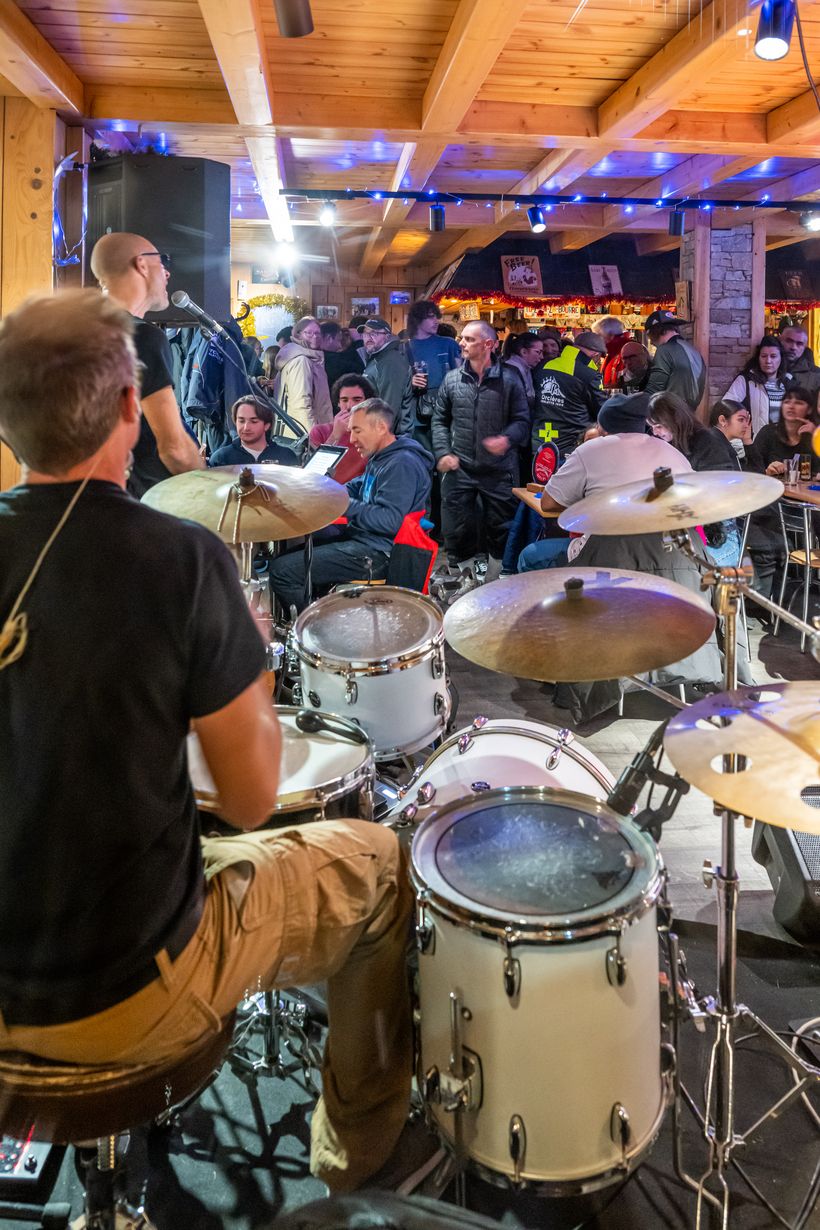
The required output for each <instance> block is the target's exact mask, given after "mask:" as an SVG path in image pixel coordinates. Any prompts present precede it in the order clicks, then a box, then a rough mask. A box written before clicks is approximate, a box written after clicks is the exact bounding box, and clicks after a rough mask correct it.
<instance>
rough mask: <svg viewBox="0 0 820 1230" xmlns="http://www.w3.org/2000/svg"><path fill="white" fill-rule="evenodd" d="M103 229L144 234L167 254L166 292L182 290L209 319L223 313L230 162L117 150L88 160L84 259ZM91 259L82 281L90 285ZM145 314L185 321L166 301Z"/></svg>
mask: <svg viewBox="0 0 820 1230" xmlns="http://www.w3.org/2000/svg"><path fill="white" fill-rule="evenodd" d="M109 231H133V232H135V233H136V234H138V235H144V236H145V238H146V239H147V240H149V242H150V244H151V245H152V246H153V247H155V248H156V249H157V251H158V252H167V253H168V254H169V256H170V257H171V280H170V282H169V283H168V293H169V295H171V294H173V293H174V291H175V290H185V291H187V292H188V294H189V296H190V298H191V299H193V301H194V303H198V304H199V306H200V307H202V308H204V309H205V311H206V312H208V314H209V315H210V316H213V317H214V319H215V320H226V319H227V318H228V316H229V314H230V284H231V169H230V167H229V166H228V165H227V164H226V163H224V162H211V161H210V160H209V159H207V158H174V157H164V156H162V155H159V154H121V155H119V156H118V157H116V158H107V159H104V160H102V161H100V162H92V163H91V165H90V166H89V169H88V231H87V238H86V252H87V254H88V260H89V262H90V258H91V251H92V249H93V247H94V244H95V243H96V242H97V240H98V239H99V238H100V237H101V236H102V235H105V234H107V233H108V232H109ZM94 284H95V283H94V278H93V275H92V273H91V268H90V263H89V268H88V269H87V270H86V285H89V286H93V285H94ZM146 319H147V320H156V321H161V322H162V323H163V324H186V325H190V324H191V323H192V317H191V316H189V315H188V314H187V313H186V312H183V311H181V310H180V309H179V308H175V307H174V306H173V305H171V306H170V307H169V308H168V309H167V310H166V311H164V312H149V313H148V316H147V317H146Z"/></svg>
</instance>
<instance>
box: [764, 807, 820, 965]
mask: <svg viewBox="0 0 820 1230" xmlns="http://www.w3.org/2000/svg"><path fill="white" fill-rule="evenodd" d="M803 800H804V802H806V803H808V804H809V806H810V807H818V808H820V786H810V787H808V788H807V789H806V790H804V791H803ZM752 857H753V858H754V859H755V861H756V862H758V863H760V865H761V866H762V867H765V868H766V871H767V872H768V876H769V879H770V880H771V883H772V888H773V889H774V908H773V910H772V913H773V914H774V917H775V919H776V920H777V922H779V923H780V925H781V927H783V928H785V930H786V931H788V932H789V933H790V934H791V935H793V936H794V937H795V939H799V940H803V941H804V942H806V943H808V944H812V945H815V944H817V945H820V836H817V835H816V834H814V833H804V832H802V831H797V830H794V831H793V830H791V829H781V828H775V827H774V825H771V824H761V823H760V821H757V820H756V821H755V825H754V831H753V834H752Z"/></svg>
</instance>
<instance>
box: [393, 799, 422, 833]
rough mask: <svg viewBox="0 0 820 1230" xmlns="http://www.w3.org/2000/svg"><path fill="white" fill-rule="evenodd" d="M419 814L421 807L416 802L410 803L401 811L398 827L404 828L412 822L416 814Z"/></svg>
mask: <svg viewBox="0 0 820 1230" xmlns="http://www.w3.org/2000/svg"><path fill="white" fill-rule="evenodd" d="M418 814H419V809H418V807H417V806H416V804H415V803H408V804H407V806H406V807H403V808H402V809H401V811H400V812H399V818H398V820H397V822H396V827H397V828H404V827H405V826H406V825H408V824H412V823H413V821H414V820H415V818H416V816H417V815H418Z"/></svg>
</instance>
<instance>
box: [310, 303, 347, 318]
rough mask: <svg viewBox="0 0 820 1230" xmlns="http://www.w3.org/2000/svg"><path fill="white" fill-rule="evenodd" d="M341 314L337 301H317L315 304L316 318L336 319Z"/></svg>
mask: <svg viewBox="0 0 820 1230" xmlns="http://www.w3.org/2000/svg"><path fill="white" fill-rule="evenodd" d="M340 315H341V309H340V308H339V305H338V303H317V304H316V319H317V320H338V319H339V316H340Z"/></svg>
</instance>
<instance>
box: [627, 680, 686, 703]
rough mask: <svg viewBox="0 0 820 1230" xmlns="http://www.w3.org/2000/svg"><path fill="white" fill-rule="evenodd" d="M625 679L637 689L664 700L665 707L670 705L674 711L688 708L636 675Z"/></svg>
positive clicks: (680, 701) (681, 701)
mask: <svg viewBox="0 0 820 1230" xmlns="http://www.w3.org/2000/svg"><path fill="white" fill-rule="evenodd" d="M627 679H628V680H629V682H630V683H636V684H637V685H638V687H639V688H643V690H644V692H651V693H652V695H653V696H657V697H658V698H659V700H665V701H666V703H667V705H672V706H673V708H675V709H687V708H688V707H689V706H688V705H687V704H686V702H685V701H683V700H677V699H676V698H675V697H674V696H670V695H669V693H668V692H664V690H663V689H662V688H656V687H655V685H654V683H647V682H646V680H645V679H639V678H638V676H637V675H627Z"/></svg>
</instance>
